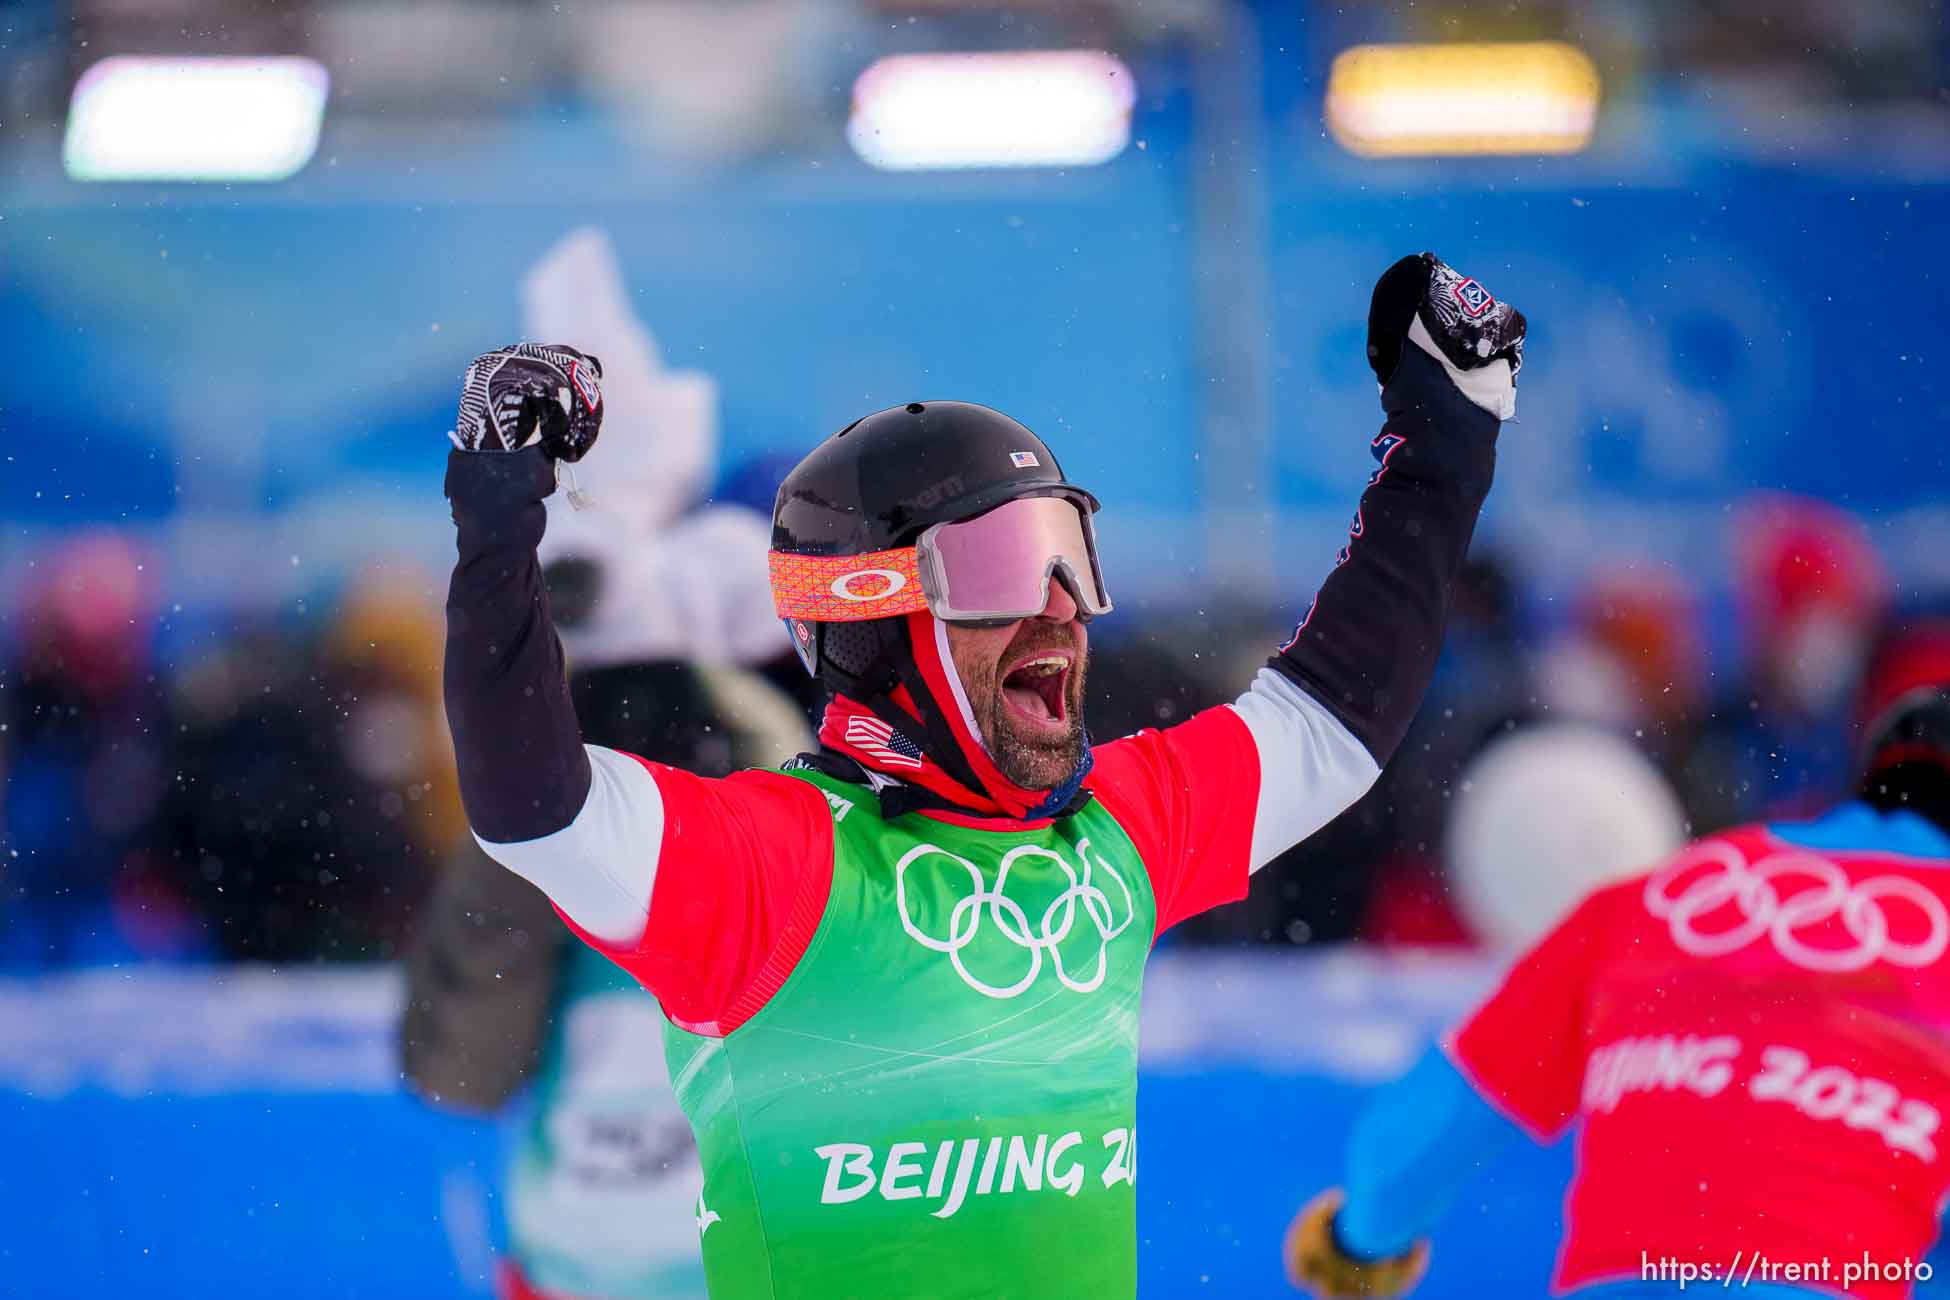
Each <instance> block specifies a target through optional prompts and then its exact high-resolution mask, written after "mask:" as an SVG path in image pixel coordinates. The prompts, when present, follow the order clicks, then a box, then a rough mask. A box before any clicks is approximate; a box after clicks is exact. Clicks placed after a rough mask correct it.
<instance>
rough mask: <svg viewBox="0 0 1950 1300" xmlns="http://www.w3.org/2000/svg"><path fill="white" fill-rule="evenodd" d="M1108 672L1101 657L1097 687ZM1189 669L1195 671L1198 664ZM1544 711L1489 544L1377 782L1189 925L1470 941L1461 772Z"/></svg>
mask: <svg viewBox="0 0 1950 1300" xmlns="http://www.w3.org/2000/svg"><path fill="white" fill-rule="evenodd" d="M1239 639H1241V640H1246V641H1247V642H1248V643H1249V644H1253V645H1258V644H1260V642H1261V640H1263V638H1259V639H1248V638H1239ZM1099 676H1100V673H1099V670H1098V668H1097V666H1096V664H1094V663H1093V665H1092V679H1093V688H1094V687H1097V686H1098V683H1097V681H1096V679H1097V678H1098V677H1099ZM1153 680H1154V681H1155V680H1159V678H1154V679H1153ZM1162 680H1169V681H1173V682H1174V683H1175V682H1177V681H1179V680H1181V679H1180V678H1177V677H1170V676H1167V677H1163V678H1162ZM1185 680H1196V679H1195V678H1193V677H1192V676H1191V675H1190V674H1187V675H1186V678H1185ZM1227 680H1236V678H1228V679H1227ZM1141 688H1142V683H1132V684H1130V685H1129V686H1126V685H1124V684H1119V685H1117V686H1116V687H1114V688H1112V689H1111V690H1109V691H1108V692H1107V693H1108V694H1110V695H1111V696H1112V698H1115V697H1116V696H1117V695H1118V694H1121V693H1122V692H1123V691H1125V690H1138V689H1141ZM1155 689H1156V688H1155V686H1154V687H1153V690H1154V692H1155ZM1216 702H1217V701H1214V700H1208V699H1206V698H1204V697H1203V696H1199V697H1198V698H1195V699H1193V700H1190V701H1186V703H1185V705H1184V706H1183V707H1184V708H1185V711H1186V712H1191V711H1193V709H1194V708H1197V707H1204V706H1205V705H1206V704H1207V703H1216ZM1160 703H1161V706H1166V707H1171V708H1176V707H1178V706H1176V705H1174V704H1173V703H1172V702H1171V701H1169V700H1163V701H1160ZM1093 707H1094V705H1093ZM1533 712H1534V706H1533V705H1532V703H1531V685H1530V672H1529V667H1528V665H1527V662H1526V660H1525V656H1524V652H1523V644H1522V638H1521V636H1520V633H1519V625H1518V619H1517V602H1516V593H1515V586H1514V583H1513V581H1512V578H1511V575H1510V573H1509V570H1508V569H1507V567H1506V566H1505V564H1504V562H1503V561H1502V559H1501V558H1500V557H1497V556H1495V555H1492V554H1483V555H1478V556H1476V557H1473V558H1472V559H1471V560H1470V562H1469V565H1468V566H1467V568H1466V569H1465V571H1464V575H1463V581H1462V583H1461V585H1460V586H1459V587H1458V590H1457V596H1456V604H1455V608H1454V609H1453V610H1452V611H1451V614H1450V621H1449V632H1448V636H1447V638H1446V640H1445V641H1444V643H1443V648H1442V657H1441V659H1440V660H1439V661H1438V663H1437V665H1436V673H1435V679H1434V682H1433V683H1432V684H1431V686H1430V688H1429V694H1428V698H1427V701H1426V702H1425V703H1424V704H1423V706H1422V712H1421V713H1420V714H1419V715H1418V716H1417V718H1416V721H1415V724H1414V726H1413V727H1411V728H1410V729H1409V733H1408V737H1407V739H1406V740H1405V741H1403V743H1402V746H1401V748H1400V749H1399V750H1397V751H1396V753H1395V757H1394V759H1393V761H1392V762H1390V763H1389V765H1388V767H1387V768H1386V769H1385V770H1384V771H1383V772H1382V774H1381V779H1380V780H1379V781H1378V782H1376V784H1375V787H1374V789H1372V790H1370V791H1369V792H1368V793H1367V795H1366V796H1364V797H1363V798H1362V799H1361V800H1360V801H1359V802H1357V803H1356V804H1355V805H1354V806H1353V807H1351V808H1349V809H1348V810H1347V811H1346V812H1344V813H1342V814H1341V815H1340V816H1339V817H1337V818H1335V819H1334V820H1333V821H1332V822H1329V823H1328V824H1327V825H1326V826H1325V827H1324V828H1322V829H1321V830H1320V831H1318V832H1316V833H1315V834H1314V835H1313V836H1312V837H1311V838H1309V839H1308V840H1306V841H1305V842H1304V843H1302V844H1300V845H1298V846H1296V847H1295V848H1293V849H1292V850H1290V851H1289V852H1287V853H1285V854H1283V855H1282V856H1280V857H1279V858H1276V859H1274V860H1273V861H1272V862H1270V863H1268V864H1267V865H1266V866H1265V867H1264V868H1262V869H1261V870H1260V871H1259V873H1258V875H1257V876H1255V878H1254V880H1253V888H1252V892H1251V893H1250V894H1249V895H1248V896H1247V897H1246V898H1245V899H1244V900H1243V901H1241V902H1238V903H1235V904H1232V905H1231V906H1228V907H1222V908H1218V909H1215V910H1213V911H1211V912H1208V913H1206V914H1204V915H1203V916H1199V917H1195V918H1193V919H1192V920H1191V921H1188V922H1186V923H1185V924H1184V925H1182V926H1180V927H1179V930H1180V931H1181V932H1182V933H1183V934H1184V936H1185V937H1186V938H1187V939H1191V940H1194V941H1202V942H1207V943H1255V942H1257V943H1282V944H1288V943H1290V944H1304V943H1315V942H1327V941H1334V940H1343V939H1350V938H1354V937H1356V936H1361V937H1367V938H1373V939H1381V940H1385V941H1396V942H1404V943H1446V942H1459V941H1462V940H1464V939H1465V938H1466V931H1465V929H1464V927H1463V925H1462V923H1461V922H1460V921H1459V920H1458V919H1457V916H1456V913H1455V909H1454V905H1453V903H1452V902H1451V900H1450V898H1449V894H1448V890H1447V888H1446V886H1445V885H1444V882H1443V880H1442V877H1441V871H1440V852H1441V843H1442V829H1443V825H1444V822H1445V819H1446V817H1447V815H1448V806H1449V800H1450V797H1451V794H1452V787H1453V783H1454V781H1455V779H1456V776H1457V774H1458V773H1459V772H1460V771H1461V770H1462V767H1463V765H1464V764H1465V763H1467V762H1468V761H1469V759H1470V757H1471V756H1473V755H1474V754H1475V753H1476V752H1477V751H1478V750H1479V749H1481V748H1482V747H1483V745H1485V744H1486V743H1488V742H1489V741H1490V740H1491V739H1493V738H1494V737H1496V736H1498V735H1501V734H1502V733H1503V732H1505V731H1506V730H1508V729H1510V728H1511V727H1513V726H1515V725H1517V724H1518V723H1519V722H1521V721H1523V720H1525V719H1527V718H1529V717H1530V716H1531V715H1532V713H1533ZM1166 720H1169V719H1168V718H1167V719H1166ZM1146 725H1158V723H1156V722H1147V723H1146Z"/></svg>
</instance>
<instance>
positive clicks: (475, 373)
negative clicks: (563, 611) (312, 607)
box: [445, 344, 663, 944]
mask: <svg viewBox="0 0 1950 1300" xmlns="http://www.w3.org/2000/svg"><path fill="white" fill-rule="evenodd" d="M601 376H602V370H601V366H600V363H598V362H597V361H596V360H595V359H594V358H592V357H585V356H583V355H582V354H581V353H579V352H576V351H574V350H572V349H569V348H549V347H540V346H537V345H534V344H521V345H518V346H516V347H513V348H503V349H502V350H500V351H499V352H491V353H488V354H487V355H486V356H483V357H481V358H479V359H478V360H476V361H475V362H474V364H473V365H472V366H470V367H469V368H468V372H467V379H466V382H465V384H464V387H463V391H462V396H461V409H460V415H459V418H458V419H457V420H456V422H455V428H454V433H453V441H454V444H455V450H454V451H453V452H452V453H451V454H450V455H449V456H448V460H447V481H446V491H447V499H448V501H449V502H450V503H451V504H452V506H453V513H454V526H455V530H456V536H455V545H456V547H457V550H458V555H457V557H456V560H455V563H454V576H453V581H452V583H451V584H450V586H449V587H448V592H447V660H446V678H445V686H446V699H447V722H448V726H449V728H450V729H451V730H452V732H453V736H454V756H455V760H456V766H457V768H458V770H459V774H460V793H461V801H462V803H463V804H464V805H465V807H466V809H467V820H468V823H469V824H470V825H471V826H472V827H473V828H474V834H475V836H476V838H477V839H479V840H480V842H481V846H482V847H483V848H484V849H486V850H487V851H488V853H489V855H490V856H492V857H494V858H495V859H496V860H497V861H499V862H500V863H501V864H502V865H504V866H506V867H509V868H510V869H512V870H514V871H515V872H517V873H518V874H520V875H522V876H524V877H526V878H527V879H528V880H530V881H532V882H533V883H534V884H535V885H537V886H539V887H540V888H541V890H542V892H544V893H545V894H547V895H548V896H549V899H550V900H551V901H552V902H553V903H554V904H555V905H556V906H557V907H559V908H561V909H562V911H563V912H564V913H565V914H566V915H567V916H568V917H569V918H570V919H571V920H573V921H574V922H576V924H578V925H580V926H581V927H582V928H583V929H585V930H586V931H588V932H589V933H591V934H593V935H595V936H597V937H599V938H601V939H603V940H604V941H606V942H609V943H614V944H628V943H631V942H634V941H635V940H636V939H637V938H638V937H639V936H641V934H642V933H643V928H644V921H645V918H646V917H647V915H648V912H649V904H650V885H651V881H652V878H653V876H654V874H655V871H656V861H657V853H658V849H659V846H660V842H661V837H662V829H663V807H662V801H661V799H660V798H659V796H658V792H657V786H656V782H655V781H654V780H652V779H651V777H650V774H649V773H648V771H646V770H645V769H644V767H643V765H642V764H640V763H638V762H637V761H636V760H634V759H632V758H630V757H628V756H627V755H623V754H618V753H615V752H613V751H610V750H604V749H597V748H593V747H585V746H584V745H583V743H582V734H581V731H580V729H579V728H578V726H577V723H576V716H575V708H574V706H573V705H572V704H571V703H570V700H569V684H568V678H567V673H566V666H565V664H564V662H563V658H562V644H561V642H560V641H559V640H558V639H557V637H556V635H555V625H554V623H553V622H551V620H550V618H549V609H548V593H547V591H546V590H545V589H544V588H543V585H542V571H541V563H540V561H539V560H538V559H537V557H536V553H535V548H536V547H537V546H538V545H539V544H540V543H541V540H542V532H543V529H544V528H545V527H546V525H547V521H548V516H547V512H546V510H545V508H544V506H543V505H542V501H543V499H544V498H545V497H547V496H548V495H549V494H550V493H551V492H553V491H554V490H555V475H556V464H557V462H558V461H575V460H578V459H580V458H581V456H582V455H583V453H585V452H587V451H588V450H589V448H590V447H591V446H592V445H594V443H595V440H596V436H597V433H598V432H599V431H600V429H601V426H602V416H603V398H602V389H601V386H600V384H601Z"/></svg>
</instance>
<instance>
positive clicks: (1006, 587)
mask: <svg viewBox="0 0 1950 1300" xmlns="http://www.w3.org/2000/svg"><path fill="white" fill-rule="evenodd" d="M767 558H768V559H769V561H770V563H771V569H772V602H773V605H774V606H775V607H776V608H777V610H778V613H779V617H780V618H797V619H808V620H811V621H813V622H817V623H836V622H849V621H852V620H855V619H868V618H888V617H891V616H892V615H895V614H909V613H913V612H914V611H916V610H921V609H926V610H931V611H933V613H934V615H935V617H936V618H941V619H946V620H948V621H950V622H961V623H968V622H984V621H989V620H995V621H1004V620H1009V619H1018V618H1034V617H1035V616H1036V615H1038V614H1040V613H1042V612H1043V610H1044V609H1046V608H1047V607H1048V605H1049V583H1050V579H1051V577H1053V576H1055V575H1056V574H1057V573H1058V572H1061V573H1062V575H1063V577H1064V580H1065V582H1066V584H1067V585H1068V587H1069V589H1070V590H1071V592H1072V593H1074V595H1075V597H1076V602H1077V608H1078V609H1079V611H1081V613H1082V614H1083V615H1084V616H1085V617H1094V616H1095V615H1098V614H1105V613H1108V612H1109V611H1110V608H1111V604H1110V596H1109V595H1108V594H1107V593H1106V592H1105V590H1104V578H1103V572H1102V569H1101V567H1100V566H1099V565H1098V562H1097V537H1096V533H1095V531H1094V530H1093V529H1092V528H1091V526H1090V516H1089V515H1088V514H1086V513H1085V512H1084V511H1083V509H1082V508H1081V507H1079V506H1078V505H1077V504H1076V503H1075V502H1073V501H1071V500H1070V499H1069V498H1067V497H1019V498H1017V499H1016V500H1014V501H1009V502H1005V503H1004V504H1002V505H999V506H997V507H996V508H995V509H993V510H990V511H988V512H987V513H986V514H980V515H977V516H975V517H974V518H973V519H962V520H957V521H956V522H954V523H947V524H936V525H935V526H934V527H932V528H930V529H928V530H927V531H926V532H924V533H922V534H921V537H920V540H919V541H917V542H916V543H915V544H914V545H913V546H903V547H899V548H896V549H894V550H889V551H874V552H872V553H870V554H867V555H790V554H787V553H786V552H783V551H771V552H769V553H768V556H767Z"/></svg>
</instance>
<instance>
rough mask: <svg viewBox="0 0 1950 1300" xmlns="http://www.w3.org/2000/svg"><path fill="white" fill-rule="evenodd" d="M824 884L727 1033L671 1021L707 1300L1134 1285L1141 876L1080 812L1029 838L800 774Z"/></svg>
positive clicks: (945, 1297) (1088, 1291) (1148, 909)
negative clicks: (821, 817) (768, 980)
mask: <svg viewBox="0 0 1950 1300" xmlns="http://www.w3.org/2000/svg"><path fill="white" fill-rule="evenodd" d="M791 775H793V776H795V777H799V778H801V779H804V780H807V781H809V782H811V783H812V784H814V785H817V786H819V787H820V789H821V790H823V791H824V792H825V794H826V798H827V801H828V802H829V803H830V804H831V805H832V811H833V839H834V848H833V884H832V893H831V896H830V898H829V900H828V902H827V906H826V911H825V915H824V916H823V917H822V918H821V921H820V924H819V928H818V930H817V932H816V933H815V934H814V936H813V939H812V942H811V945H810V946H809V947H808V948H807V950H806V953H805V956H804V957H803V958H802V959H801V960H800V962H799V965H798V967H797V969H796V970H795V971H794V972H793V973H792V975H791V977H790V978H789V979H788V980H787V981H786V983H785V985H784V986H783V987H782V988H781V989H780V990H779V991H778V993H776V994H775V995H774V996H773V997H772V999H771V1001H769V1002H768V1003H767V1004H766V1005H765V1007H764V1008H763V1009H762V1010H760V1011H759V1012H758V1014H757V1015H755V1016H753V1017H752V1019H751V1020H750V1021H748V1022H747V1023H745V1024H743V1025H741V1026H739V1027H738V1028H737V1029H736V1030H734V1031H733V1032H732V1033H731V1034H729V1035H728V1036H726V1037H724V1038H705V1037H700V1036H698V1035H694V1034H690V1033H687V1032H685V1031H683V1030H680V1029H677V1028H675V1027H667V1028H666V1030H665V1037H666V1048H665V1051H666V1056H667V1059H668V1061H669V1065H670V1072H671V1082H672V1086H673V1087H674V1088H675V1090H676V1092H677V1096H678V1100H679V1102H680V1103H681V1104H682V1106H683V1108H684V1111H685V1113H686V1114H687V1115H688V1116H689V1117H690V1121H691V1126H692V1129H693V1131H694V1132H695V1133H696V1135H697V1141H698V1148H699V1151H700V1153H701V1156H702V1159H703V1168H704V1194H703V1198H702V1200H701V1201H700V1203H699V1205H698V1207H697V1215H696V1218H697V1221H698V1224H699V1230H700V1233H701V1241H702V1245H703V1251H704V1261H705V1272H706V1276H707V1278H708V1281H709V1285H710V1293H711V1295H712V1297H713V1298H714V1300H846V1298H847V1297H859V1298H860V1300H890V1298H892V1297H901V1298H903V1300H906V1298H908V1297H916V1298H918V1297H927V1298H928V1300H955V1298H958V1297H967V1298H968V1300H1005V1298H1006V1300H1041V1298H1042V1297H1049V1298H1050V1300H1078V1298H1079V1297H1089V1298H1090V1300H1115V1298H1117V1297H1130V1296H1134V1295H1135V1294H1136V1291H1137V1249H1136V1215H1135V1205H1136V1199H1135V1198H1136V1178H1137V1134H1136V1128H1135V1120H1136V1101H1137V1041H1138V999H1139V995H1140V992H1141V987H1142V978H1143V971H1144V962H1145V958H1146V957H1147V956H1148V955H1149V953H1150V949H1151V941H1152V937H1153V935H1154V933H1155V932H1156V927H1157V907H1156V903H1155V900H1154V899H1153V898H1152V895H1151V886H1150V880H1149V877H1148V875H1147V873H1146V871H1145V868H1144V865H1143V864H1142V863H1141V862H1139V861H1138V858H1137V853H1136V850H1135V849H1133V847H1132V845H1131V841H1130V838H1129V837H1128V836H1127V835H1125V833H1124V832H1123V830H1122V829H1121V828H1120V827H1119V826H1118V825H1117V823H1116V821H1114V820H1113V819H1112V818H1111V816H1110V814H1109V813H1107V812H1105V811H1104V809H1103V808H1102V806H1101V805H1100V804H1096V803H1091V804H1089V805H1087V806H1086V807H1085V808H1084V810H1083V811H1082V812H1080V813H1077V814H1076V815H1074V816H1071V817H1066V818H1062V819H1060V820H1058V821H1057V822H1055V823H1053V824H1051V825H1049V826H1046V827H1043V828H1040V829H1036V830H1023V831H1006V832H1005V831H993V830H977V829H972V828H969V827H965V826H960V825H957V824H954V823H951V822H947V821H942V820H938V819H936V818H931V817H926V816H922V815H920V814H909V815H907V816H903V817H899V818H895V819H893V820H891V821H890V820H885V819H883V818H882V817H881V815H880V807H879V801H878V799H877V798H876V796H875V795H874V794H873V793H872V792H871V791H869V790H867V789H865V788H864V787H860V786H854V785H849V784H846V783H844V782H839V781H834V780H831V779H829V778H827V777H824V776H822V775H819V774H817V773H807V772H793V773H791Z"/></svg>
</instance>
